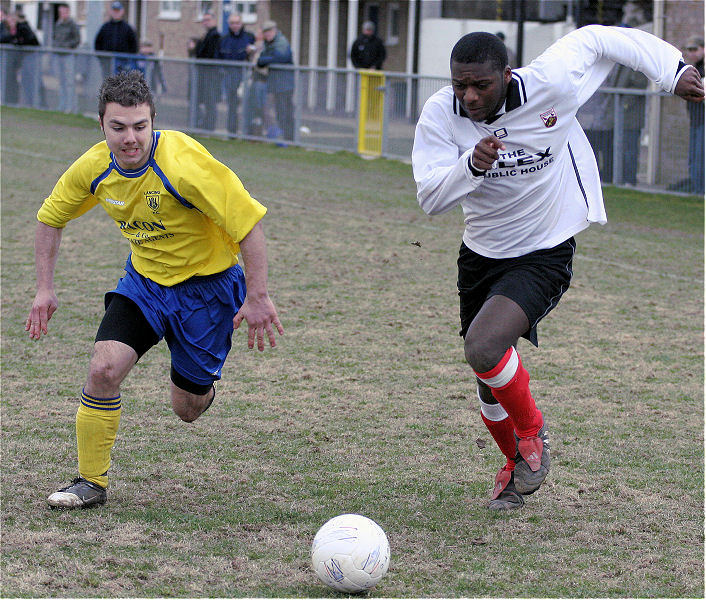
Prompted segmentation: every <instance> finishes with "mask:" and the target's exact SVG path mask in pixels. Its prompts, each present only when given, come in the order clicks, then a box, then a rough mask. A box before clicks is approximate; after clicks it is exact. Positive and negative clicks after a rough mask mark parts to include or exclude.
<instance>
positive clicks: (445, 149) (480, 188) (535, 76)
mask: <svg viewBox="0 0 706 600" xmlns="http://www.w3.org/2000/svg"><path fill="white" fill-rule="evenodd" d="M616 63H620V64H624V65H626V66H628V67H630V68H632V69H634V70H636V71H640V72H642V73H644V74H645V75H646V76H647V77H648V78H649V79H651V80H652V81H654V82H656V83H657V84H658V85H659V87H660V88H662V89H663V90H664V91H665V92H670V93H673V94H676V95H678V96H681V97H682V98H684V99H686V100H689V101H693V102H702V101H703V99H704V88H703V84H702V82H701V79H700V77H699V75H698V72H697V71H696V69H694V68H693V67H690V66H687V65H685V64H684V63H683V62H682V61H681V53H680V52H679V50H677V49H676V48H674V47H673V46H671V45H669V44H667V43H666V42H664V41H663V40H660V39H658V38H656V37H655V36H652V35H650V34H648V33H645V32H643V31H640V30H637V29H627V28H619V27H604V26H599V25H590V26H587V27H583V28H581V29H577V30H576V31H573V32H572V33H570V34H568V35H566V36H565V37H563V38H562V39H560V40H559V41H557V42H556V43H555V44H553V45H552V46H551V47H550V48H549V49H547V50H546V51H545V52H544V53H543V54H542V55H541V56H540V57H538V58H537V59H536V60H534V61H533V62H532V63H531V64H529V65H528V66H527V67H523V68H519V69H516V70H514V71H513V70H511V69H510V67H509V66H508V65H507V52H506V50H505V46H504V45H503V43H502V41H501V40H500V39H499V38H497V36H495V35H492V34H490V33H480V32H477V33H470V34H468V35H465V36H463V37H462V38H461V39H460V40H459V41H458V42H457V43H456V45H455V47H454V48H453V50H452V52H451V85H450V86H447V87H445V88H443V89H441V90H440V91H438V92H437V93H436V94H434V95H433V96H432V97H431V98H429V100H428V101H427V102H426V104H425V105H424V108H423V110H422V113H421V115H420V117H419V122H418V124H417V128H416V132H415V139H414V148H413V151H412V165H413V170H414V178H415V181H416V183H417V198H418V200H419V204H420V206H421V207H422V209H423V210H424V211H425V212H426V213H428V214H438V213H442V212H445V211H447V210H450V209H452V208H454V207H456V206H458V205H460V206H461V207H462V209H463V214H464V221H465V231H464V234H463V243H462V245H461V250H460V253H459V259H458V288H459V296H460V304H461V309H460V316H461V332H460V334H461V335H462V336H463V338H464V349H465V355H466V360H467V361H468V363H469V365H470V366H471V368H472V369H473V371H474V373H475V376H476V381H477V393H478V398H479V401H480V413H481V418H482V420H483V422H484V423H485V425H486V426H487V428H488V430H489V431H490V433H491V435H492V437H493V439H494V440H495V441H496V443H497V444H498V446H499V448H500V450H501V451H502V453H503V454H504V455H505V458H506V464H505V465H504V466H503V467H502V468H501V469H500V471H499V472H498V474H497V475H496V479H495V485H494V487H493V490H492V493H491V501H490V504H489V508H490V509H492V510H508V509H514V508H521V507H522V506H523V505H524V502H525V501H524V497H523V496H524V495H527V494H531V493H533V492H534V491H536V490H537V489H538V488H539V486H540V485H541V484H542V482H543V481H544V479H545V477H546V476H547V473H548V471H549V466H550V451H549V435H548V430H547V425H546V423H545V421H544V417H543V415H542V412H541V411H540V410H539V409H538V408H537V406H536V404H535V400H534V399H533V397H532V394H531V392H530V387H529V379H530V378H529V374H528V373H527V371H526V369H525V368H524V367H523V366H522V361H521V360H520V356H519V354H518V353H517V348H516V346H517V342H518V340H519V338H520V337H525V338H527V339H528V340H529V341H530V342H532V343H533V344H534V345H535V346H536V345H537V324H538V323H539V321H540V320H541V319H542V318H543V317H544V316H545V315H546V314H547V313H549V311H550V310H552V309H553V308H554V307H555V306H556V304H557V302H558V301H559V298H560V297H561V295H562V294H563V293H564V292H565V291H566V289H567V288H568V287H569V283H570V281H571V275H572V271H571V265H572V259H573V255H574V250H575V247H576V246H575V242H574V238H573V236H574V235H575V234H577V233H578V232H579V231H581V230H583V229H585V228H586V227H588V226H589V224H590V223H592V222H598V223H605V222H606V215H605V209H604V206H603V198H602V194H601V187H600V180H599V176H598V168H597V166H596V161H595V158H594V154H593V152H592V150H591V147H590V145H589V143H588V140H587V139H586V136H585V135H584V133H583V131H582V130H581V127H580V126H579V124H578V122H577V121H576V118H575V117H576V111H577V110H578V108H579V107H580V106H581V105H582V104H583V103H584V102H586V100H588V98H590V97H591V95H592V94H593V93H594V92H595V91H596V89H598V87H599V86H600V85H601V83H602V82H603V80H604V79H605V77H606V75H607V74H608V73H609V71H610V70H611V68H612V67H613V65H615V64H616Z"/></svg>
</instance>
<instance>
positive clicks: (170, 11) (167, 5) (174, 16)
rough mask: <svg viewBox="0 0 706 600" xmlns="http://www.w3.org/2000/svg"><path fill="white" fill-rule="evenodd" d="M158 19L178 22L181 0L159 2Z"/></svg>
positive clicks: (162, 0)
mask: <svg viewBox="0 0 706 600" xmlns="http://www.w3.org/2000/svg"><path fill="white" fill-rule="evenodd" d="M159 18H160V19H169V20H174V21H178V20H179V19H181V0H161V1H160V3H159Z"/></svg>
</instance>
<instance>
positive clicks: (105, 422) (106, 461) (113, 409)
mask: <svg viewBox="0 0 706 600" xmlns="http://www.w3.org/2000/svg"><path fill="white" fill-rule="evenodd" d="M120 412H121V405H120V396H117V397H116V398H93V397H92V396H89V395H88V394H87V393H86V392H85V391H82V392H81V404H80V405H79V407H78V412H77V413H76V443H77V444H78V472H79V475H80V476H81V477H83V478H84V479H87V480H88V481H91V482H93V483H97V484H98V485H100V486H102V487H108V469H109V468H110V451H111V450H112V448H113V444H114V443H115V436H116V435H117V433H118V425H119V424H120Z"/></svg>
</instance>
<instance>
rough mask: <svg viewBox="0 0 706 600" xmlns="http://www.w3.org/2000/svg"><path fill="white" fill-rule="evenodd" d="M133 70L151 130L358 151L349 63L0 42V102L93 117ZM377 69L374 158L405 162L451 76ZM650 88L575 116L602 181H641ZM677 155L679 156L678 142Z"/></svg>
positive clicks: (354, 78)
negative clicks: (145, 86)
mask: <svg viewBox="0 0 706 600" xmlns="http://www.w3.org/2000/svg"><path fill="white" fill-rule="evenodd" d="M131 68H137V69H139V70H141V71H143V72H144V73H145V76H146V79H147V81H148V83H149V84H150V86H151V88H152V90H153V93H154V95H155V102H156V105H157V126H158V127H159V128H173V129H180V130H182V131H187V132H191V133H197V134H209V135H218V136H222V137H232V138H241V139H249V140H261V141H270V142H274V143H278V144H294V145H301V146H306V147H308V148H313V149H319V150H327V151H339V150H347V151H350V152H356V151H357V149H358V140H359V121H360V119H359V117H360V115H361V112H360V111H361V106H360V98H361V93H360V91H361V73H360V72H358V71H355V70H350V69H330V68H325V67H303V66H289V65H273V66H271V67H270V68H269V71H268V72H267V73H262V72H259V71H258V70H257V69H255V68H254V66H253V65H252V64H251V63H240V62H231V61H220V60H195V59H178V58H159V59H157V58H155V57H145V56H131V55H125V54H110V53H100V52H93V51H89V50H60V49H47V48H40V47H16V46H9V45H0V104H3V105H8V106H23V107H33V108H37V109H44V110H58V111H63V112H67V113H76V114H85V115H88V116H91V117H94V116H95V114H96V105H97V91H98V88H99V86H100V83H101V81H102V80H103V77H104V76H105V75H107V74H109V73H114V72H116V70H118V69H131ZM384 75H385V76H384V86H383V90H382V91H383V92H384V107H383V114H384V117H383V120H382V134H381V142H380V155H381V156H384V157H388V158H394V159H401V160H406V161H408V160H409V159H410V156H411V153H412V144H413V141H414V128H415V124H416V121H417V119H418V117H419V113H420V112H421V109H422V107H423V105H424V102H425V101H426V100H427V98H429V97H430V96H431V95H432V94H434V92H436V91H437V90H438V89H440V88H441V87H443V86H445V85H448V84H449V80H448V79H447V78H442V77H425V76H420V75H414V74H410V73H394V72H385V73H384ZM285 88H292V89H291V91H287V90H286V89H285ZM655 94H656V92H649V91H645V90H628V89H615V88H602V89H601V90H600V91H599V92H598V93H597V95H596V96H600V95H606V97H607V98H609V99H610V102H608V105H610V107H611V108H610V109H609V110H607V111H606V110H603V111H601V113H600V114H598V115H595V114H594V115H588V116H589V117H590V118H587V113H586V111H582V112H580V113H579V120H580V121H581V122H582V125H583V127H584V129H585V130H586V132H587V135H588V136H589V138H590V139H591V142H592V145H593V146H594V149H595V151H596V154H597V158H598V162H599V168H600V170H601V177H602V179H603V180H604V181H605V182H611V183H616V184H621V183H636V182H638V183H644V181H645V173H646V169H647V166H646V163H647V154H648V152H647V144H646V139H645V136H646V133H647V131H646V128H645V127H644V124H645V123H646V119H645V106H646V105H648V104H649V102H644V101H643V102H642V103H641V105H642V107H641V108H640V107H639V105H640V103H635V102H631V103H626V102H625V99H626V98H628V99H634V98H635V97H639V98H642V99H649V98H647V97H649V96H654V95H655ZM363 96H365V94H363ZM287 97H289V98H287ZM628 104H630V105H631V108H628V107H627V105H628ZM636 106H637V108H635V107H636ZM582 113H583V114H582ZM587 121H590V123H587ZM683 152H684V157H683V162H684V163H686V153H687V148H686V146H685V147H684V149H683ZM655 183H656V184H657V185H659V184H660V183H662V184H665V183H669V182H655Z"/></svg>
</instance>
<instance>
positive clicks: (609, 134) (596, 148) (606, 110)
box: [576, 65, 619, 183]
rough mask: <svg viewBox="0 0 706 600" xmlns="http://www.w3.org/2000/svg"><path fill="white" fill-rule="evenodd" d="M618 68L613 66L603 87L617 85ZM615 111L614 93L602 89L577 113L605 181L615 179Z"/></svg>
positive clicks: (602, 179)
mask: <svg viewBox="0 0 706 600" xmlns="http://www.w3.org/2000/svg"><path fill="white" fill-rule="evenodd" d="M618 69H619V66H618V65H616V66H614V67H613V69H612V70H611V71H610V73H609V74H608V77H606V79H605V81H604V82H603V86H602V87H608V88H614V87H616V80H617V77H618ZM614 113H615V110H614V106H613V95H612V94H607V93H606V92H603V91H601V90H600V89H599V90H598V91H597V92H596V93H595V94H593V96H591V97H590V98H589V99H588V101H587V102H586V103H585V104H584V105H583V106H582V107H581V108H580V109H579V110H578V112H577V113H576V118H577V119H578V122H579V123H580V124H581V127H582V128H583V130H584V133H585V134H586V137H587V138H588V141H589V142H590V144H591V147H592V148H593V154H594V155H595V156H596V163H597V164H598V172H599V173H600V177H601V181H602V182H604V183H611V182H612V181H613V127H614V121H615V119H614Z"/></svg>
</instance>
